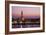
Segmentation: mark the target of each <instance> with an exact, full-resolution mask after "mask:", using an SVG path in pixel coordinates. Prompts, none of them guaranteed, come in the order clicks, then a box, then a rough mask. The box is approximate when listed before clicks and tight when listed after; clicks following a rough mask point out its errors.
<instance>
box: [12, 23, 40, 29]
mask: <svg viewBox="0 0 46 35" xmlns="http://www.w3.org/2000/svg"><path fill="white" fill-rule="evenodd" d="M32 27H40V23H13V24H12V28H32Z"/></svg>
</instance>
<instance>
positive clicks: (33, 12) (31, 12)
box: [12, 6, 40, 17]
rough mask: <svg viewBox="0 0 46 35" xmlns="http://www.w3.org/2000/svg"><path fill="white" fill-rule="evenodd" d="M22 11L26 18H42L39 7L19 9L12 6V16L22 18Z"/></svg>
mask: <svg viewBox="0 0 46 35" xmlns="http://www.w3.org/2000/svg"><path fill="white" fill-rule="evenodd" d="M21 11H23V16H24V17H27V16H28V17H29V16H30V17H36V16H37V17H39V16H40V8H39V7H17V6H12V16H14V17H17V16H21Z"/></svg>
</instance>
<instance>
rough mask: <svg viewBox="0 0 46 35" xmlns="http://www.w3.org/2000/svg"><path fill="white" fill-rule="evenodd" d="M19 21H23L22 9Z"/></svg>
mask: <svg viewBox="0 0 46 35" xmlns="http://www.w3.org/2000/svg"><path fill="white" fill-rule="evenodd" d="M21 21H24V17H23V11H21Z"/></svg>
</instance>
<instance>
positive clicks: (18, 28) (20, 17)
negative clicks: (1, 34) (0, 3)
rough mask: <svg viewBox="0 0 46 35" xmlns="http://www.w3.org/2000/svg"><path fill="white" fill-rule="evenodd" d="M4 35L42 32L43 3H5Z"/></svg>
mask: <svg viewBox="0 0 46 35" xmlns="http://www.w3.org/2000/svg"><path fill="white" fill-rule="evenodd" d="M5 5H6V6H5V8H6V9H5V10H6V12H5V17H6V20H5V22H6V24H5V28H6V30H5V31H6V34H11V33H12V34H16V33H33V32H44V14H45V13H44V8H45V7H44V3H38V2H37V3H36V2H20V1H7V2H6V4H5Z"/></svg>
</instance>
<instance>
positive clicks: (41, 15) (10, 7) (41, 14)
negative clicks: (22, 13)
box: [9, 4, 43, 32]
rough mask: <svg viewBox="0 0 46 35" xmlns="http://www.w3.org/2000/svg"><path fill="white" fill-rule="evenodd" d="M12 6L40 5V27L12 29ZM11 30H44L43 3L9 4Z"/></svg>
mask: <svg viewBox="0 0 46 35" xmlns="http://www.w3.org/2000/svg"><path fill="white" fill-rule="evenodd" d="M12 6H22V7H40V21H41V22H40V27H38V28H21V29H20V28H14V29H12V24H11V23H12V22H11V21H12ZM9 9H10V10H9V19H10V20H9V31H10V32H13V31H27V30H42V29H43V7H42V5H24V4H9Z"/></svg>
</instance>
